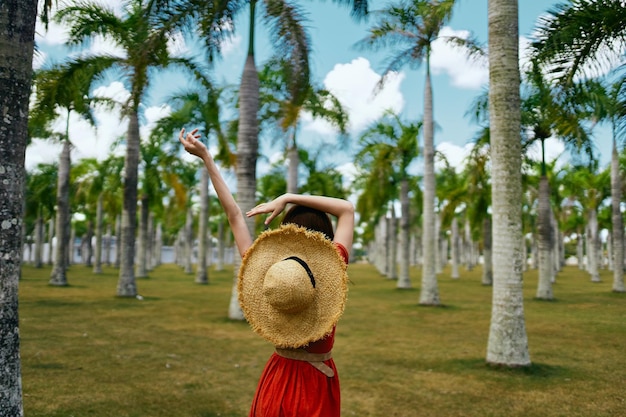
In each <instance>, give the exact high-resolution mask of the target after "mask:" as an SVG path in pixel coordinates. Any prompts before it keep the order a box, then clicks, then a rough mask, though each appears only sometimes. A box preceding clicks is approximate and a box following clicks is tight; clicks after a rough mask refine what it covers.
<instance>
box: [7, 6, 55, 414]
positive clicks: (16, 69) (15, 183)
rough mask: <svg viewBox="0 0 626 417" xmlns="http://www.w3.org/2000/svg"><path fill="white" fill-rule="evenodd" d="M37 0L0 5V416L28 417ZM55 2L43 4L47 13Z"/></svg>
mask: <svg viewBox="0 0 626 417" xmlns="http://www.w3.org/2000/svg"><path fill="white" fill-rule="evenodd" d="M37 3H38V2H37V1H36V0H5V1H2V3H0V62H2V63H3V65H4V66H5V70H3V71H0V108H2V109H4V110H3V111H4V114H3V117H2V118H1V119H0V167H2V168H0V218H2V222H3V223H2V227H0V254H1V256H0V299H2V300H3V301H2V303H0V386H2V387H3V394H2V401H0V414H1V415H3V416H7V417H18V416H23V415H24V407H23V402H22V382H21V381H22V379H21V363H20V353H19V349H20V338H19V331H18V329H19V319H18V309H17V305H18V291H17V288H18V281H19V278H20V271H21V261H22V223H23V207H24V181H25V171H24V155H25V150H26V144H27V142H28V102H29V96H30V86H31V80H32V60H33V49H34V44H35V20H36V17H37ZM50 6H51V0H46V1H45V2H44V11H45V13H46V15H47V11H48V9H49V7H50Z"/></svg>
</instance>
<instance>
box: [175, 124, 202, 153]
mask: <svg viewBox="0 0 626 417" xmlns="http://www.w3.org/2000/svg"><path fill="white" fill-rule="evenodd" d="M199 138H200V134H199V133H198V129H194V130H192V131H191V132H189V133H187V135H185V128H182V129H181V130H180V134H179V135H178V140H180V143H182V144H183V146H184V147H185V150H186V151H187V152H189V153H190V154H192V155H195V156H197V157H200V158H204V156H206V155H208V154H209V151H208V150H207V148H206V146H204V143H202V142H200V141H199V140H198V139H199Z"/></svg>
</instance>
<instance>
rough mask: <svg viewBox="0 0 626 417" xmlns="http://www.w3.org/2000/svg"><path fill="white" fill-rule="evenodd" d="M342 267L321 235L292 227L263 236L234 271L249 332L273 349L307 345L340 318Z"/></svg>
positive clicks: (343, 289)
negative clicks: (258, 335) (255, 334)
mask: <svg viewBox="0 0 626 417" xmlns="http://www.w3.org/2000/svg"><path fill="white" fill-rule="evenodd" d="M347 283H348V275H347V274H346V264H345V263H344V261H343V260H342V259H341V256H340V255H339V253H338V252H337V249H336V248H335V246H334V244H333V243H332V242H331V241H330V240H329V239H328V238H326V237H325V236H324V234H322V233H320V232H315V231H311V230H308V229H306V228H304V227H300V226H297V225H295V224H286V225H283V226H281V227H280V228H279V229H276V230H270V231H266V232H264V233H262V234H261V235H260V236H259V237H258V238H257V239H256V241H255V242H254V243H253V244H252V246H251V247H250V248H249V249H248V251H247V252H246V254H245V255H244V257H243V259H242V262H241V268H240V269H239V278H238V290H239V303H240V305H241V309H242V310H243V313H244V315H245V316H246V319H247V320H248V322H249V323H250V325H251V327H252V329H253V330H254V331H255V332H257V333H258V334H260V335H261V336H263V337H264V338H265V339H267V340H269V341H270V342H272V343H273V344H274V345H275V346H276V347H281V348H296V347H301V346H306V345H307V344H309V343H310V342H313V341H315V340H319V339H321V338H323V337H324V336H326V335H327V334H329V333H330V332H331V331H332V329H333V326H334V325H335V324H336V323H337V321H338V320H339V317H340V316H341V314H342V313H343V309H344V306H345V302H346V297H347V290H348V285H347Z"/></svg>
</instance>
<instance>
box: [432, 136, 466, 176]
mask: <svg viewBox="0 0 626 417" xmlns="http://www.w3.org/2000/svg"><path fill="white" fill-rule="evenodd" d="M473 148H474V144H473V143H467V144H465V145H463V146H459V145H455V144H453V143H450V142H442V143H440V144H439V145H437V151H439V152H441V153H442V154H444V155H445V157H446V159H447V160H448V163H449V164H450V166H453V167H454V168H456V171H457V172H460V171H461V170H462V169H463V168H464V167H465V163H466V158H467V156H468V155H469V154H470V152H471V151H472V149H473ZM443 167H444V165H443V162H441V161H437V160H435V170H439V169H442V168H443Z"/></svg>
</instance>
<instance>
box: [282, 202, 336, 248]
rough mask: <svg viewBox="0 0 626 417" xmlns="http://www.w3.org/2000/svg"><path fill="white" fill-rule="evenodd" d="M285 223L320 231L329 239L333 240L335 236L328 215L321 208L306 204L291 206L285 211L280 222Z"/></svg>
mask: <svg viewBox="0 0 626 417" xmlns="http://www.w3.org/2000/svg"><path fill="white" fill-rule="evenodd" d="M286 223H294V224H297V225H298V226H303V227H306V228H307V229H311V230H315V231H318V232H322V233H324V234H325V235H326V237H327V238H329V239H330V240H333V238H334V237H335V232H334V231H333V224H332V223H331V221H330V217H328V214H326V213H324V212H323V211H321V210H316V209H313V208H310V207H306V206H297V205H296V206H293V207H291V208H290V209H289V210H288V211H287V213H285V216H284V217H283V221H282V222H281V224H286Z"/></svg>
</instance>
